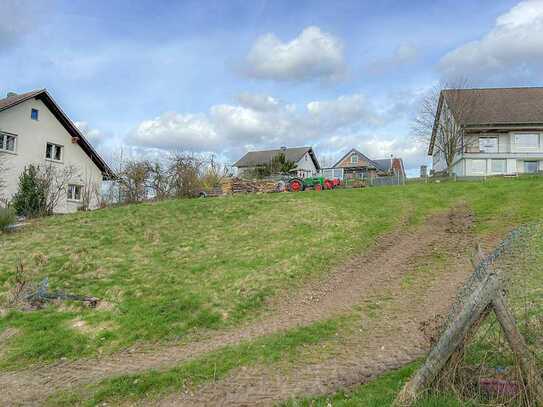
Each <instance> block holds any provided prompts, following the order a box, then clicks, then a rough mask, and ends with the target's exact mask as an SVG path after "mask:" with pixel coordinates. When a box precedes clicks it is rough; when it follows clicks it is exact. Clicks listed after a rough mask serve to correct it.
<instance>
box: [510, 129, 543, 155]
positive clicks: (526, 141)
mask: <svg viewBox="0 0 543 407" xmlns="http://www.w3.org/2000/svg"><path fill="white" fill-rule="evenodd" d="M512 141H513V143H512V146H511V147H512V151H513V152H525V151H527V152H529V151H538V150H539V134H537V133H533V134H532V133H517V134H513V140H512Z"/></svg>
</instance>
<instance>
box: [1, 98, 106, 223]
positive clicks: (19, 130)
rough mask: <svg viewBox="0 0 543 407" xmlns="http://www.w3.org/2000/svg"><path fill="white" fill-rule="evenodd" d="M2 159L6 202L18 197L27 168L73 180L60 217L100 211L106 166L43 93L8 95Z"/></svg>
mask: <svg viewBox="0 0 543 407" xmlns="http://www.w3.org/2000/svg"><path fill="white" fill-rule="evenodd" d="M0 159H1V160H2V163H3V171H2V174H1V178H2V181H3V183H4V184H5V185H4V187H3V188H2V189H1V190H0V195H1V196H2V198H3V199H8V200H9V199H10V198H12V197H13V195H14V194H15V193H16V192H17V189H18V180H19V175H20V174H21V173H22V172H23V170H24V168H25V167H26V166H28V165H29V164H36V165H39V166H40V167H41V168H47V170H48V171H50V172H53V173H55V174H64V175H66V174H69V179H67V180H66V182H65V186H64V188H63V190H62V194H61V195H60V199H59V201H58V204H57V205H56V207H55V209H54V211H55V212H56V213H68V212H74V211H76V210H77V209H78V208H80V207H81V206H82V205H83V204H84V203H86V204H87V206H88V208H89V209H95V208H97V207H98V205H99V196H100V194H101V186H102V181H103V180H104V179H108V178H110V177H112V171H111V170H110V168H109V167H108V166H107V164H106V163H105V162H104V160H102V158H100V156H99V155H98V153H96V151H95V150H94V149H93V148H92V146H91V145H90V144H89V142H88V141H87V140H86V139H85V137H84V136H83V135H82V134H81V132H80V131H79V130H78V129H77V127H76V126H75V125H74V123H73V122H72V121H71V120H70V119H69V118H68V117H67V116H66V114H65V113H64V112H63V111H62V109H61V108H60V107H59V105H58V104H57V103H55V101H54V100H53V98H52V97H51V95H50V94H49V93H48V92H47V90H45V89H43V90H37V91H33V92H28V93H24V94H15V93H11V92H10V93H8V95H7V97H6V98H4V99H0ZM59 176H60V175H59Z"/></svg>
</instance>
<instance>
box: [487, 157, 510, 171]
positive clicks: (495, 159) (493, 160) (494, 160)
mask: <svg viewBox="0 0 543 407" xmlns="http://www.w3.org/2000/svg"><path fill="white" fill-rule="evenodd" d="M497 161H501V162H503V171H495V170H494V168H493V164H494V163H495V162H497ZM490 172H491V173H492V174H505V173H507V160H506V159H505V158H493V159H492V160H490Z"/></svg>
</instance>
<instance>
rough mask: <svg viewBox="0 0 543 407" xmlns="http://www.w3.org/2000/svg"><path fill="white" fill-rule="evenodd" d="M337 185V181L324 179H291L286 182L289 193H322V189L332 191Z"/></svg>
mask: <svg viewBox="0 0 543 407" xmlns="http://www.w3.org/2000/svg"><path fill="white" fill-rule="evenodd" d="M338 185H339V180H335V179H334V180H330V179H327V178H324V177H309V178H298V177H295V178H291V179H290V180H289V181H288V189H289V191H291V192H301V191H305V190H306V189H313V190H315V191H322V190H323V189H334V188H335V187H337V186H338Z"/></svg>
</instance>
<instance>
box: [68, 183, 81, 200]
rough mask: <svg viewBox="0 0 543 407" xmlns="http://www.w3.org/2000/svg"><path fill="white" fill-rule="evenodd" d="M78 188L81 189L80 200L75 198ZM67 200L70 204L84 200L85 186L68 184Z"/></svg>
mask: <svg viewBox="0 0 543 407" xmlns="http://www.w3.org/2000/svg"><path fill="white" fill-rule="evenodd" d="M77 188H79V199H78V198H76V197H75V196H76V195H77V194H76V192H77ZM66 194H67V199H68V201H70V202H81V201H82V200H83V185H80V184H68V187H67V188H66Z"/></svg>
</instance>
